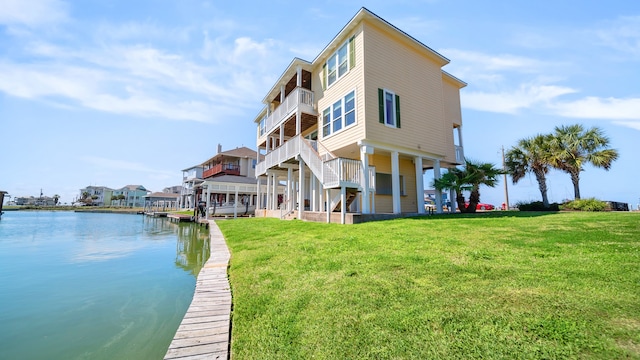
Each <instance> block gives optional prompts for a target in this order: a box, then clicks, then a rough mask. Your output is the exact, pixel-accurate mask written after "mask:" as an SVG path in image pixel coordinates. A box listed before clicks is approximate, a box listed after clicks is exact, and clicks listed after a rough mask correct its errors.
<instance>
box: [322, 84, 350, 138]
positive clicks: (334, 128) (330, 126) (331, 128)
mask: <svg viewBox="0 0 640 360" xmlns="http://www.w3.org/2000/svg"><path fill="white" fill-rule="evenodd" d="M355 122H356V92H355V90H354V91H352V92H350V93H348V94H347V95H346V96H345V97H344V98H342V99H340V100H338V101H336V102H335V103H334V104H333V105H331V106H330V107H328V108H326V109H324V111H323V112H322V136H323V137H326V136H329V135H331V134H333V133H336V132H338V131H340V130H342V129H343V128H346V127H347V126H350V125H353V124H355Z"/></svg>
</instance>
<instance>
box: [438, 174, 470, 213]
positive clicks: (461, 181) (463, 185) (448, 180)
mask: <svg viewBox="0 0 640 360" xmlns="http://www.w3.org/2000/svg"><path fill="white" fill-rule="evenodd" d="M465 176H466V174H465V172H464V170H462V169H460V168H451V169H449V170H448V171H447V172H446V173H444V174H443V175H442V176H441V177H440V178H439V179H434V180H433V185H432V186H433V187H435V188H436V190H438V191H442V190H453V191H455V193H456V203H457V204H458V209H461V210H460V211H461V212H464V211H463V210H462V209H464V208H465V206H464V205H465V201H464V194H463V193H462V192H463V191H469V190H471V185H469V184H468V183H467V179H466V177H465ZM451 204H452V206H453V202H452V203H451Z"/></svg>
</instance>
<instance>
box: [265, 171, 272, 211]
mask: <svg viewBox="0 0 640 360" xmlns="http://www.w3.org/2000/svg"><path fill="white" fill-rule="evenodd" d="M266 190H267V192H266V194H267V198H266V204H265V210H271V174H270V173H269V172H267V189H266Z"/></svg>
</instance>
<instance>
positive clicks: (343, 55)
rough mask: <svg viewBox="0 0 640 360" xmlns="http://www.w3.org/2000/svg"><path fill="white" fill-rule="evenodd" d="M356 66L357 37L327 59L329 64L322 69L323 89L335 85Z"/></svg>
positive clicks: (352, 38)
mask: <svg viewBox="0 0 640 360" xmlns="http://www.w3.org/2000/svg"><path fill="white" fill-rule="evenodd" d="M355 64H356V55H355V36H353V37H351V38H350V39H349V41H347V42H346V43H344V44H343V45H342V46H340V48H338V50H337V51H336V52H335V53H333V54H331V56H329V58H328V59H327V63H326V64H325V65H324V66H323V68H322V72H323V73H322V78H323V80H324V83H323V88H324V89H326V88H327V87H329V86H331V85H333V83H335V82H336V81H338V80H339V79H340V78H341V77H343V76H344V75H346V74H347V73H348V72H349V70H351V69H353V67H354V66H355Z"/></svg>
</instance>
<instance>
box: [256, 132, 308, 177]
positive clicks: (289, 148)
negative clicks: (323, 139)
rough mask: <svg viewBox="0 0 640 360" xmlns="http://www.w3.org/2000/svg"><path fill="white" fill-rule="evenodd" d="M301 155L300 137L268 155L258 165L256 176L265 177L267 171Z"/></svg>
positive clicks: (292, 139) (290, 140)
mask: <svg viewBox="0 0 640 360" xmlns="http://www.w3.org/2000/svg"><path fill="white" fill-rule="evenodd" d="M299 154H300V135H298V136H296V137H294V138H291V139H289V140H288V141H286V142H285V143H284V144H282V146H279V147H277V148H275V149H274V150H272V151H271V152H269V153H267V154H266V155H265V156H264V160H263V161H261V162H259V163H257V164H256V176H260V175H264V174H265V173H266V172H267V169H269V168H271V167H273V166H276V165H278V164H282V163H283V162H285V161H287V160H290V159H292V158H294V157H296V156H297V155H299Z"/></svg>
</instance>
